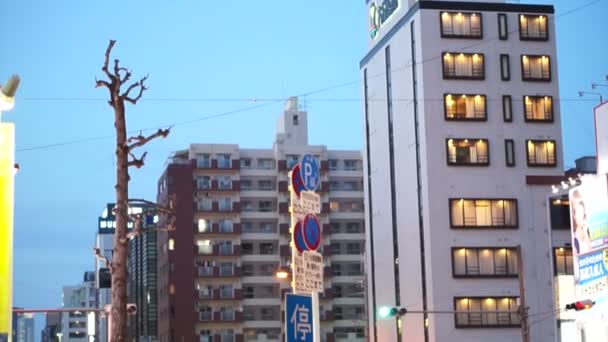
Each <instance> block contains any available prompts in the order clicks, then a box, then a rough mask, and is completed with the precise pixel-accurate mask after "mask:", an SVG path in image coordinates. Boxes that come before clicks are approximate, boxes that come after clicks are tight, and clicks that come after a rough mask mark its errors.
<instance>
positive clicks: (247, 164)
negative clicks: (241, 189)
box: [240, 158, 251, 169]
mask: <svg viewBox="0 0 608 342" xmlns="http://www.w3.org/2000/svg"><path fill="white" fill-rule="evenodd" d="M240 164H241V169H251V158H241V163H240Z"/></svg>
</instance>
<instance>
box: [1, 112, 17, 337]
mask: <svg viewBox="0 0 608 342" xmlns="http://www.w3.org/2000/svg"><path fill="white" fill-rule="evenodd" d="M14 165H15V126H14V124H12V123H0V342H4V341H8V339H9V335H10V334H11V331H12V327H11V319H12V298H13V293H12V292H13V291H12V286H13V198H14V197H13V196H14V176H15V167H14Z"/></svg>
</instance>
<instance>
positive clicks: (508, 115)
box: [502, 95, 513, 122]
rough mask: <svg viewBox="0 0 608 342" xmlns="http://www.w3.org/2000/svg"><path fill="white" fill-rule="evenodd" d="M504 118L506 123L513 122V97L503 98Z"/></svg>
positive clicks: (505, 96) (504, 96)
mask: <svg viewBox="0 0 608 342" xmlns="http://www.w3.org/2000/svg"><path fill="white" fill-rule="evenodd" d="M502 118H503V119H504V120H505V122H511V121H513V106H512V105H511V95H503V96H502Z"/></svg>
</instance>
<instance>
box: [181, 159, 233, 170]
mask: <svg viewBox="0 0 608 342" xmlns="http://www.w3.org/2000/svg"><path fill="white" fill-rule="evenodd" d="M192 165H193V166H194V167H196V168H197V169H204V170H239V169H240V168H241V161H240V160H239V159H232V160H225V159H220V160H218V159H201V160H196V159H193V160H192Z"/></svg>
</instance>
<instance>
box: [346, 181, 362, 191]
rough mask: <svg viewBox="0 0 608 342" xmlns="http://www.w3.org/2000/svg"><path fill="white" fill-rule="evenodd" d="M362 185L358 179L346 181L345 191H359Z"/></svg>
mask: <svg viewBox="0 0 608 342" xmlns="http://www.w3.org/2000/svg"><path fill="white" fill-rule="evenodd" d="M359 189H360V186H359V182H357V181H344V187H343V190H344V191H359Z"/></svg>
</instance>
